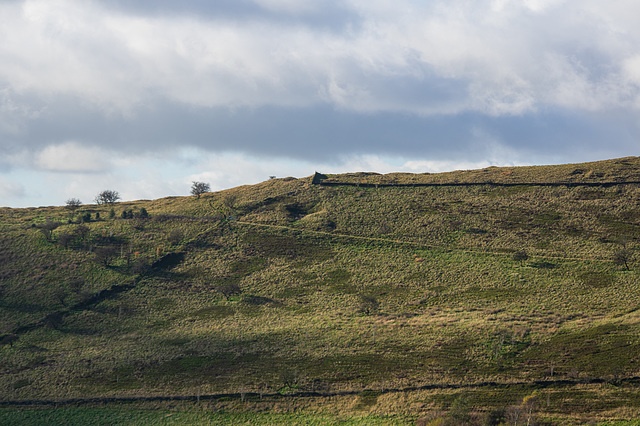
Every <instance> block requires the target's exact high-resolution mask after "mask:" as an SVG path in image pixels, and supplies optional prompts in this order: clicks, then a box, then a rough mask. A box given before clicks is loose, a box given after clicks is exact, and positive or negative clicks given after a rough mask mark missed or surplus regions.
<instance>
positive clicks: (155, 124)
mask: <svg viewBox="0 0 640 426" xmlns="http://www.w3.org/2000/svg"><path fill="white" fill-rule="evenodd" d="M639 16H640V2H638V1H637V0H608V1H606V2H603V1H602V0H422V1H417V0H190V1H186V2H178V1H175V0H171V1H170V0H21V1H19V0H0V206H9V207H27V206H47V205H64V204H65V202H66V200H68V199H69V198H78V199H80V200H81V201H82V202H83V203H85V204H88V203H92V202H93V200H94V198H95V196H96V195H97V194H98V193H99V192H101V191H102V190H105V189H110V190H115V191H118V192H119V193H120V195H121V197H122V199H123V200H136V199H155V198H160V197H165V196H173V195H188V194H189V189H190V186H191V183H192V182H193V181H202V182H207V183H209V184H210V185H211V189H212V190H220V189H225V188H230V187H235V186H239V185H244V184H254V183H258V182H261V181H264V180H267V179H269V177H270V176H276V177H287V176H294V177H305V176H310V175H312V174H313V173H314V172H315V171H319V172H322V173H342V172H356V171H374V172H380V173H389V172H394V171H405V172H416V173H423V172H440V171H449V170H458V169H475V168H483V167H487V166H513V165H533V164H561V163H575V162H584V161H597V160H604V159H609V158H619V157H625V156H635V155H638V151H639V149H638V148H639V147H640V143H639V141H640V137H639V136H640V25H638V17H639Z"/></svg>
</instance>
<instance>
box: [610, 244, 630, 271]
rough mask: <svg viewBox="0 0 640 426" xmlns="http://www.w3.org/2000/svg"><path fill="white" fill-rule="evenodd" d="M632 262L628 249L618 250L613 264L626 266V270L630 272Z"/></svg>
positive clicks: (614, 255)
mask: <svg viewBox="0 0 640 426" xmlns="http://www.w3.org/2000/svg"><path fill="white" fill-rule="evenodd" d="M630 261H631V252H630V251H629V249H627V248H626V247H623V248H621V249H619V250H616V251H615V253H613V263H614V264H615V265H618V266H624V269H626V270H627V271H628V270H629V262H630Z"/></svg>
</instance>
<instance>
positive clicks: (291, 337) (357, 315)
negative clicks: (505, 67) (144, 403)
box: [0, 158, 640, 419]
mask: <svg viewBox="0 0 640 426" xmlns="http://www.w3.org/2000/svg"><path fill="white" fill-rule="evenodd" d="M639 175H640V159H638V158H627V159H621V160H611V161H607V162H599V163H587V164H581V165H564V166H545V167H526V168H508V169H500V168H490V169H485V170H481V171H468V172H452V173H444V174H438V175H405V174H394V175H384V176H381V175H362V174H353V175H345V176H329V180H330V181H333V182H336V181H340V180H341V181H346V182H361V183H362V182H369V183H385V182H387V183H388V182H392V181H393V182H396V183H434V182H436V183H446V182H474V183H480V182H486V181H491V182H504V183H522V184H523V185H521V186H515V187H495V186H489V185H479V186H467V187H419V188H402V187H395V188H394V187H385V188H380V189H375V188H357V187H321V186H315V185H310V179H292V178H289V179H276V180H270V181H267V182H264V183H262V184H258V185H254V186H247V187H239V188H236V189H233V190H228V191H223V192H219V193H211V194H206V195H204V196H203V197H202V198H200V199H195V198H192V197H184V198H182V197H174V198H166V199H160V200H154V201H139V202H131V203H120V204H118V205H116V206H114V209H115V211H116V213H117V215H116V218H114V219H108V216H109V207H105V206H85V207H84V208H82V209H81V210H82V211H84V212H90V213H92V215H93V216H94V217H95V213H96V212H99V213H100V216H101V218H102V219H101V220H100V221H93V222H90V223H87V224H85V225H86V226H87V227H88V228H89V229H90V234H89V236H88V237H87V238H86V239H85V240H81V239H80V238H75V239H73V240H72V241H71V242H70V244H69V245H68V247H67V248H64V247H61V245H60V241H61V236H62V235H63V234H64V233H65V232H66V233H67V234H69V235H73V234H74V232H76V231H77V230H78V226H79V225H78V224H76V223H71V224H68V223H66V222H67V219H68V217H69V212H68V211H66V210H65V209H64V208H58V207H48V208H38V209H0V231H1V233H0V262H1V263H0V264H1V265H2V268H1V272H0V274H1V276H0V282H1V283H2V287H1V295H0V335H2V334H4V335H7V336H13V335H16V336H18V340H17V341H15V342H14V343H13V344H12V345H9V344H6V345H4V346H3V347H0V351H1V352H2V357H1V358H0V369H1V370H0V371H1V372H2V373H1V374H2V380H1V381H0V398H1V399H2V400H24V399H59V398H86V397H106V396H145V397H147V396H154V395H196V394H197V393H201V394H202V395H209V394H216V393H237V394H238V395H240V394H242V393H255V395H257V394H260V393H262V394H263V395H264V396H265V398H264V399H261V398H257V397H254V398H253V399H249V400H248V401H243V402H242V401H235V400H234V399H233V398H231V399H230V400H228V401H219V400H216V401H213V402H212V401H209V402H207V404H210V405H213V406H215V407H219V406H228V407H230V408H233V409H241V408H243V407H244V408H245V409H254V410H262V409H265V408H269V409H270V410H271V411H276V412H277V411H287V410H288V409H291V408H303V409H306V410H311V411H314V410H317V409H318V408H319V407H324V408H323V410H324V411H325V412H332V413H339V414H340V415H362V414H367V413H369V414H389V413H396V414H400V415H404V416H408V417H407V418H412V416H423V415H428V416H437V415H438V413H440V414H441V415H444V414H445V413H447V412H448V411H449V412H450V415H451V416H454V415H455V410H456V409H459V408H460V407H461V406H464V407H463V408H464V410H462V411H465V412H472V413H474V412H475V413H478V416H480V414H481V413H485V414H484V415H487V414H486V413H488V412H489V411H491V410H498V411H500V410H502V409H504V408H505V407H508V406H513V405H517V404H519V403H520V401H521V400H522V398H523V397H526V396H528V395H531V394H536V395H537V396H536V399H537V401H538V403H537V408H536V411H538V412H540V413H541V415H542V416H546V418H549V419H550V418H554V417H555V418H561V417H565V418H573V419H579V418H592V417H593V418H595V417H599V418H610V419H615V418H633V417H634V416H638V415H640V413H639V412H638V411H637V410H636V409H635V407H638V406H640V391H639V390H638V388H637V385H635V384H634V383H636V382H634V381H629V380H628V379H629V378H632V377H636V376H638V375H639V374H638V373H639V371H638V370H639V367H638V363H639V362H640V337H639V336H640V333H639V332H640V325H639V320H640V311H638V310H637V309H638V306H639V302H640V292H639V291H638V290H639V288H638V287H639V286H640V280H639V274H638V272H637V269H638V268H637V266H636V265H634V264H633V263H632V264H631V265H630V266H631V270H630V271H627V270H625V269H624V268H623V267H621V266H617V265H615V264H614V263H613V262H612V261H611V259H612V255H613V253H614V252H615V251H617V250H620V249H621V248H622V247H623V244H624V245H626V247H627V249H628V250H630V252H631V253H636V256H637V247H638V238H639V237H640V213H638V211H637V206H638V202H639V201H640V188H639V187H638V185H635V184H634V185H620V186H615V187H604V188H597V187H563V186H560V187H536V186H528V185H526V183H532V182H591V183H593V182H616V181H637V180H640V179H639ZM501 179H502V180H501ZM374 180H375V182H374ZM141 207H144V208H145V209H146V210H147V211H148V212H149V213H150V216H151V217H150V218H149V219H146V220H138V219H121V218H120V212H121V211H122V210H128V209H133V210H134V211H138V210H139V209H140V208H141ZM225 218H233V220H231V221H228V220H225ZM47 220H54V221H61V222H62V223H64V224H63V225H61V226H60V227H58V228H57V229H55V230H54V231H53V238H52V240H53V241H52V242H47V241H46V239H45V238H44V236H43V234H42V233H41V232H40V231H39V229H38V226H39V225H40V224H42V223H44V222H46V221H47ZM106 246H114V247H117V256H116V258H115V259H114V260H113V262H112V263H111V264H110V265H109V266H104V265H102V264H99V263H97V262H95V261H94V258H95V252H96V251H99V249H100V247H106ZM522 249H524V250H526V252H527V253H528V254H529V256H530V257H529V259H528V260H526V261H524V262H518V261H514V260H513V253H514V252H515V251H516V250H522ZM167 253H181V254H183V257H182V258H177V259H178V260H180V261H179V262H176V264H175V265H171V264H170V263H171V262H170V261H168V262H165V263H166V264H165V265H158V264H156V267H151V266H149V265H151V263H153V262H154V261H157V260H158V259H160V258H161V257H162V256H163V255H166V254H167ZM123 284H127V285H130V286H131V287H132V288H131V289H130V290H127V291H124V292H122V293H119V294H115V295H111V296H109V297H106V298H105V299H104V300H101V301H98V302H97V303H89V304H86V305H84V306H83V305H82V303H83V302H86V301H89V302H91V301H92V299H91V298H92V296H94V295H95V294H97V293H98V292H99V291H101V290H104V289H108V288H111V287H112V286H117V285H123ZM229 284H237V285H238V286H239V287H240V288H241V290H242V293H241V294H237V295H233V296H231V297H230V298H229V299H228V300H227V299H226V298H225V297H223V296H222V295H221V294H220V293H219V292H218V291H216V288H218V287H219V286H224V285H229ZM363 296H372V297H373V298H375V300H376V301H377V302H379V304H380V305H379V308H378V309H377V311H375V312H373V313H370V314H366V313H363V312H361V310H362V309H361V308H362V307H363V305H362V304H363V302H362V300H363ZM55 313H57V314H55ZM52 314H53V315H52ZM28 325H35V326H34V327H32V328H31V329H25V328H24V326H28ZM20 327H23V328H22V329H21V328H20ZM5 341H8V340H5ZM593 379H597V380H596V381H595V382H593ZM541 380H544V381H552V380H560V382H557V383H555V384H553V385H550V384H549V383H546V384H543V383H539V382H538V383H537V384H536V381H541ZM590 380H591V381H592V382H591V383H589V381H590ZM598 380H603V381H604V382H600V381H598ZM487 382H497V383H500V384H506V383H512V384H513V386H511V387H509V388H505V387H501V386H481V387H469V385H470V384H483V383H487ZM432 385H437V387H436V388H435V389H431V388H429V386H432ZM459 386H463V387H459ZM465 386H466V387H465ZM419 387H422V388H421V389H416V388H419ZM365 389H367V390H369V391H368V393H367V392H365V393H361V394H360V396H358V393H359V392H362V391H363V390H365ZM389 389H408V391H407V392H405V393H397V392H388V390H389ZM412 389H413V390H412ZM301 391H314V392H323V393H328V394H334V396H333V397H331V398H324V399H323V398H320V399H318V398H315V399H314V398H306V399H305V398H297V399H296V398H289V399H285V400H284V401H283V400H280V399H278V398H275V395H277V394H278V392H279V393H280V394H295V393H296V392H301ZM270 398H271V399H270ZM273 398H275V399H273ZM203 403H204V402H203ZM225 404H226V405H225ZM634 410H635V411H634ZM502 414H505V413H504V412H503V413H502Z"/></svg>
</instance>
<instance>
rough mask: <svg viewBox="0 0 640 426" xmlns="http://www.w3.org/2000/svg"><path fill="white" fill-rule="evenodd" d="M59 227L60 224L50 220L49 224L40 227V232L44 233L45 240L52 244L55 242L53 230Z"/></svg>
mask: <svg viewBox="0 0 640 426" xmlns="http://www.w3.org/2000/svg"><path fill="white" fill-rule="evenodd" d="M58 226H60V223H59V222H53V221H51V220H48V221H47V222H45V223H43V224H42V225H40V226H38V228H40V232H42V235H44V238H45V239H46V240H47V241H48V242H51V241H52V240H53V230H54V229H56V228H57V227H58Z"/></svg>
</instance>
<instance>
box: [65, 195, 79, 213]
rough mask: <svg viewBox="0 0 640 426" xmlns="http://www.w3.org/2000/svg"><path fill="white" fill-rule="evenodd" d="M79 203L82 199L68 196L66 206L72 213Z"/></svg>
mask: <svg viewBox="0 0 640 426" xmlns="http://www.w3.org/2000/svg"><path fill="white" fill-rule="evenodd" d="M81 205H82V201H80V200H78V199H77V198H69V199H68V200H67V208H68V209H69V210H71V214H72V215H73V213H74V212H75V211H76V210H78V208H80V206H81Z"/></svg>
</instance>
